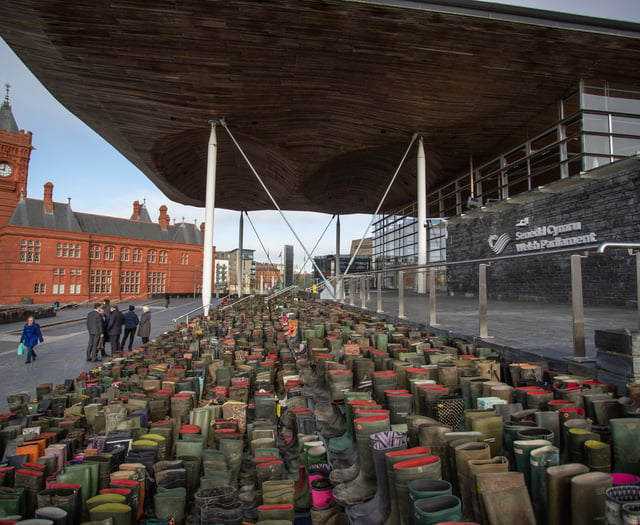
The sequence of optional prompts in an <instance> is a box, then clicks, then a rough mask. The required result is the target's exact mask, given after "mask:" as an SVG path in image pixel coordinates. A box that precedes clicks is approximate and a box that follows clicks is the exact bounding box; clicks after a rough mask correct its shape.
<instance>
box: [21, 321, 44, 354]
mask: <svg viewBox="0 0 640 525" xmlns="http://www.w3.org/2000/svg"><path fill="white" fill-rule="evenodd" d="M20 342H21V343H22V344H23V345H24V346H26V347H27V361H26V364H29V363H30V362H31V361H35V360H36V357H38V356H37V355H36V353H35V351H34V350H35V348H36V346H37V345H38V343H44V338H43V337H42V332H41V331H40V325H39V324H38V323H36V320H35V318H34V317H33V316H29V317H28V318H27V324H25V325H24V328H23V329H22V336H21V337H20Z"/></svg>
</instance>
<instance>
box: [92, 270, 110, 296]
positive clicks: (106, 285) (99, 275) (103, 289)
mask: <svg viewBox="0 0 640 525" xmlns="http://www.w3.org/2000/svg"><path fill="white" fill-rule="evenodd" d="M89 293H101V294H102V293H111V270H91V275H90V277H89Z"/></svg>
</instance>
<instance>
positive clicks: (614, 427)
mask: <svg viewBox="0 0 640 525" xmlns="http://www.w3.org/2000/svg"><path fill="white" fill-rule="evenodd" d="M609 425H610V426H611V441H612V443H613V471H614V472H624V473H626V474H635V475H636V476H637V475H640V418H631V417H629V418H614V419H610V420H609Z"/></svg>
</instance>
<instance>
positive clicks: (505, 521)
mask: <svg viewBox="0 0 640 525" xmlns="http://www.w3.org/2000/svg"><path fill="white" fill-rule="evenodd" d="M476 479H477V483H478V494H479V495H480V500H481V502H482V507H483V508H484V511H485V512H486V515H487V523H490V524H491V525H515V524H516V523H517V524H518V525H535V524H536V518H535V515H534V513H533V507H532V506H531V500H530V499H529V494H528V492H527V487H526V485H525V483H524V476H523V474H522V473H520V472H504V473H490V474H478V475H477V476H476Z"/></svg>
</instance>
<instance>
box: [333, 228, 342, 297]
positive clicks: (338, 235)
mask: <svg viewBox="0 0 640 525" xmlns="http://www.w3.org/2000/svg"><path fill="white" fill-rule="evenodd" d="M335 265H336V269H335V272H334V273H335V276H336V284H335V287H334V289H333V300H334V301H335V300H336V299H340V290H339V289H338V286H339V285H340V282H341V281H340V215H337V216H336V262H335Z"/></svg>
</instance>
